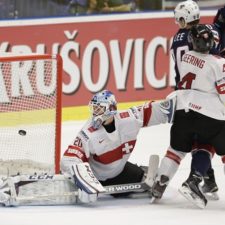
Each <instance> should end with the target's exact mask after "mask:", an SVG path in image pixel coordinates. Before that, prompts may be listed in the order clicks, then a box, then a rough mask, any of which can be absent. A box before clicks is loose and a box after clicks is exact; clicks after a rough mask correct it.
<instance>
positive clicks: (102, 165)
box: [61, 102, 167, 181]
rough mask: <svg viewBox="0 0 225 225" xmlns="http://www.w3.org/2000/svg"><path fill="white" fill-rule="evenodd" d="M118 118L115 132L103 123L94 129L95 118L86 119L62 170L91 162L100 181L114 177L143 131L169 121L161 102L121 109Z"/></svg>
mask: <svg viewBox="0 0 225 225" xmlns="http://www.w3.org/2000/svg"><path fill="white" fill-rule="evenodd" d="M114 119H115V131H113V132H112V133H108V132H106V130H105V128H104V127H103V126H101V127H100V128H99V129H94V128H93V126H92V123H91V119H90V120H88V121H87V122H86V124H85V125H84V127H83V128H82V129H81V131H80V132H79V133H78V135H77V137H76V138H75V139H74V141H73V142H72V144H71V145H69V146H68V149H67V150H66V151H65V153H64V156H63V158H62V160H61V169H62V172H64V173H71V172H70V168H71V166H72V165H73V164H75V163H82V162H89V164H90V167H91V169H92V171H93V172H94V174H95V176H96V178H97V179H98V180H101V181H104V180H106V179H108V178H113V177H115V176H117V175H118V174H120V173H121V172H122V170H123V168H124V166H125V164H126V162H127V160H128V159H129V156H130V154H131V152H132V151H133V150H134V147H135V144H136V141H137V140H136V139H137V135H138V132H139V130H140V129H141V128H142V127H146V126H152V125H157V124H160V123H166V122H167V116H166V114H165V113H163V112H162V111H161V109H160V104H159V103H158V102H153V103H150V102H149V103H146V104H144V105H143V106H140V107H133V108H130V109H128V110H126V111H118V112H117V114H116V115H115V116H114Z"/></svg>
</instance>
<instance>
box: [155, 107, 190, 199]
mask: <svg viewBox="0 0 225 225" xmlns="http://www.w3.org/2000/svg"><path fill="white" fill-rule="evenodd" d="M190 124H191V123H190V121H189V118H188V117H187V114H186V113H185V112H184V111H183V110H180V111H177V112H176V114H175V120H174V123H173V125H172V127H171V132H170V136H171V137H170V144H171V147H169V149H168V150H167V153H166V155H165V157H164V158H163V159H162V161H161V164H160V167H159V170H158V172H157V176H156V178H155V183H154V185H153V190H152V195H153V196H154V197H155V198H157V199H160V198H161V197H162V195H163V193H164V191H165V189H166V187H167V185H168V184H169V182H170V180H171V179H172V178H173V176H174V175H175V173H176V171H177V169H178V167H179V164H180V162H181V160H182V159H183V158H184V156H185V155H186V153H187V152H189V151H190V149H191V145H192V133H191V127H190Z"/></svg>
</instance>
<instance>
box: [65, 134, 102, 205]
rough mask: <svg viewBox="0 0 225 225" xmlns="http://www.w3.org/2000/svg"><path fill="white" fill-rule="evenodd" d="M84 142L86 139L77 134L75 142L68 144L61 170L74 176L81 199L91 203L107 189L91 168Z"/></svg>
mask: <svg viewBox="0 0 225 225" xmlns="http://www.w3.org/2000/svg"><path fill="white" fill-rule="evenodd" d="M83 142H84V140H83V141H82V138H81V137H80V136H77V137H76V138H75V140H74V142H73V144H72V145H69V146H68V148H67V150H66V151H65V153H64V155H63V157H62V160H61V170H62V172H63V173H64V174H69V176H72V177H73V178H74V181H75V185H76V186H77V187H78V198H79V200H80V201H81V202H84V203H89V202H95V201H96V200H97V196H98V193H102V192H105V189H104V187H103V186H102V185H101V184H100V182H99V181H98V180H97V178H96V177H95V175H94V174H93V172H92V170H91V167H90V165H89V163H88V157H87V154H86V153H85V149H84V148H85V147H84V146H85V145H84V144H83ZM86 152H88V151H87V150H86Z"/></svg>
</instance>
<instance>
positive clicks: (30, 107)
mask: <svg viewBox="0 0 225 225" xmlns="http://www.w3.org/2000/svg"><path fill="white" fill-rule="evenodd" d="M61 95H62V59H61V57H60V56H59V55H47V54H45V55H18V56H4V57H0V174H1V175H15V174H18V173H20V174H30V173H37V174H39V173H59V171H60V148H61V108H62V106H61Z"/></svg>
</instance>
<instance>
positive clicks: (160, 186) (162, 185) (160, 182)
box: [150, 175, 169, 203]
mask: <svg viewBox="0 0 225 225" xmlns="http://www.w3.org/2000/svg"><path fill="white" fill-rule="evenodd" d="M168 182H169V177H167V176H165V175H161V177H160V179H157V178H156V181H155V183H154V184H153V187H152V191H151V195H152V197H151V200H150V202H151V203H153V202H157V201H158V200H159V199H161V198H162V195H163V193H164V192H165V190H166V187H167V185H168Z"/></svg>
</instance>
